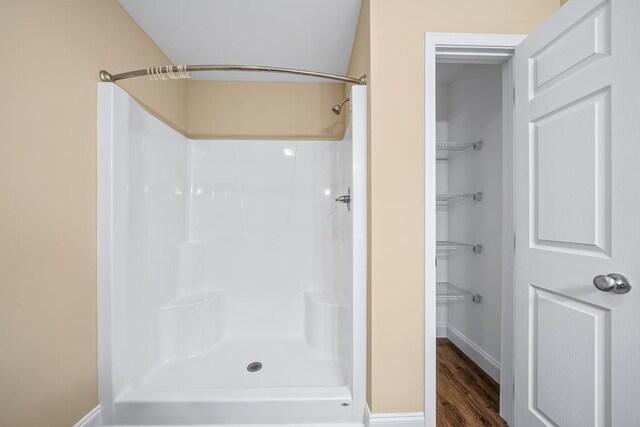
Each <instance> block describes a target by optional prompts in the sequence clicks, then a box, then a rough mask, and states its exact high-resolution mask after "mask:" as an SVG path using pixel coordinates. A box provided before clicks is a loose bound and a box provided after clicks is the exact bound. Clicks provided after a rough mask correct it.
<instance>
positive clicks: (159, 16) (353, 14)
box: [118, 0, 361, 82]
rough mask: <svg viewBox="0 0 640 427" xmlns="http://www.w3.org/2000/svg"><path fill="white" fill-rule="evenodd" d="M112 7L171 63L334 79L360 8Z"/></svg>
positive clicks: (218, 1) (188, 2) (244, 4)
mask: <svg viewBox="0 0 640 427" xmlns="http://www.w3.org/2000/svg"><path fill="white" fill-rule="evenodd" d="M118 1H119V2H120V4H121V5H122V6H123V7H124V8H125V9H126V10H127V12H128V13H129V15H131V17H132V18H133V19H134V20H135V21H136V22H137V23H138V25H140V26H141V27H142V29H143V30H144V31H145V32H146V33H147V34H148V35H149V36H150V37H151V38H152V39H153V41H155V43H156V44H157V45H158V46H159V47H160V49H162V51H163V52H164V53H165V54H166V55H167V56H168V57H169V58H170V59H171V61H172V62H173V63H174V64H233V65H268V66H274V67H288V68H301V69H306V70H313V71H322V72H327V73H334V74H346V73H347V68H348V67H349V59H350V57H351V49H352V47H353V40H354V37H355V32H356V26H357V23H358V15H359V13H360V2H361V0H118ZM152 65H161V64H149V66H152ZM193 78H195V79H203V80H252V81H307V82H308V81H313V79H309V78H308V77H304V76H291V75H285V74H268V73H244V72H218V73H194V75H193ZM318 81H326V80H318Z"/></svg>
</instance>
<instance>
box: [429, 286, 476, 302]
mask: <svg viewBox="0 0 640 427" xmlns="http://www.w3.org/2000/svg"><path fill="white" fill-rule="evenodd" d="M467 298H470V299H471V301H473V302H475V303H476V304H479V303H480V302H481V301H482V296H480V295H479V294H474V293H472V292H469V291H465V290H464V289H461V288H459V287H457V286H456V285H453V284H451V283H449V282H436V303H437V304H448V303H449V302H450V301H459V300H464V299H467Z"/></svg>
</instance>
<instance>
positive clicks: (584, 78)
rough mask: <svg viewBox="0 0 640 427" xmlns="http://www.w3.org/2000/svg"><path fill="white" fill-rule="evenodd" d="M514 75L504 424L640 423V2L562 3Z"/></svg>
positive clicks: (519, 52)
mask: <svg viewBox="0 0 640 427" xmlns="http://www.w3.org/2000/svg"><path fill="white" fill-rule="evenodd" d="M515 76H516V110H515V117H514V119H515V120H514V122H515V134H514V136H515V141H514V148H515V164H514V176H515V180H516V183H515V189H516V196H515V197H516V198H515V200H516V261H515V263H516V264H515V271H516V283H515V307H514V313H515V365H516V367H515V374H516V378H515V426H516V427H526V426H560V427H573V426H575V427H589V426H601V427H605V426H613V427H637V426H640V0H569V1H568V3H567V4H565V5H564V6H563V7H562V8H561V9H560V10H559V11H558V12H557V13H556V14H555V15H554V16H552V17H551V18H550V19H549V20H548V21H547V22H545V23H544V24H543V25H542V26H541V27H540V28H539V29H538V30H537V31H536V32H535V33H533V34H532V35H531V36H529V37H528V38H527V39H526V40H525V41H524V42H523V43H522V44H521V45H520V46H519V47H518V48H517V49H516V55H515ZM608 273H619V274H622V275H624V276H626V277H627V278H628V279H629V282H630V284H631V286H632V289H631V290H630V291H629V292H628V293H624V294H623V293H619V294H618V293H614V292H611V291H610V292H605V291H602V290H599V289H597V288H596V287H595V286H594V284H593V280H594V277H595V276H598V275H607V274H608ZM598 283H599V284H600V285H601V286H613V285H615V283H614V281H613V279H608V278H606V277H601V278H600V279H599V282H598Z"/></svg>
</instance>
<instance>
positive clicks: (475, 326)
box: [436, 64, 503, 381]
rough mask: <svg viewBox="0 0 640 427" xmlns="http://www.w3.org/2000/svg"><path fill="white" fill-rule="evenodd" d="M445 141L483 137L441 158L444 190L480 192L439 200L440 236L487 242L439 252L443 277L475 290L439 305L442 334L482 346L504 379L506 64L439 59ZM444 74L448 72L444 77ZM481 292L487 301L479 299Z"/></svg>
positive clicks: (480, 351)
mask: <svg viewBox="0 0 640 427" xmlns="http://www.w3.org/2000/svg"><path fill="white" fill-rule="evenodd" d="M437 73H439V76H438V77H439V80H440V81H439V83H438V86H437V94H436V96H437V111H436V112H437V114H436V116H437V117H436V120H437V125H436V126H437V127H436V137H437V141H438V142H445V141H448V142H460V143H471V142H477V141H482V143H481V149H480V150H474V149H473V148H472V149H469V150H467V151H465V152H464V153H462V154H459V155H457V156H455V157H454V158H453V159H451V160H449V161H438V162H437V165H436V168H437V170H436V180H437V182H436V192H437V193H438V194H439V195H441V194H477V193H482V195H481V197H479V199H480V200H474V199H473V198H472V197H466V198H462V199H457V200H453V201H451V202H449V203H448V204H447V205H446V206H445V208H444V209H443V208H442V205H441V203H438V206H439V207H438V210H437V229H436V230H437V236H436V238H437V240H438V241H455V242H461V243H468V244H472V245H477V244H480V245H482V249H481V251H480V253H475V252H473V251H464V252H457V253H451V254H449V255H448V256H447V257H446V258H444V259H438V267H437V280H438V282H449V283H451V284H453V285H455V286H457V287H459V288H461V289H462V290H466V291H469V294H468V295H467V297H465V298H462V299H460V300H455V301H448V303H443V302H442V300H441V299H439V304H438V308H437V313H436V323H437V335H438V336H439V337H449V339H451V340H452V342H454V344H456V343H459V342H461V341H462V342H464V343H466V344H471V347H475V350H474V353H475V354H472V353H470V352H469V351H468V350H467V349H465V347H461V346H460V345H458V346H459V347H461V349H462V350H463V351H465V352H467V353H469V354H468V356H469V357H471V358H472V359H474V360H477V359H478V357H480V358H483V359H485V360H483V361H482V362H483V363H478V362H477V363H478V364H479V365H480V366H481V367H482V366H492V367H493V368H494V369H489V370H488V372H487V373H488V374H489V375H491V376H492V377H494V379H495V380H496V381H499V366H500V345H501V343H500V331H501V324H500V316H501V290H502V155H503V154H502V152H503V151H502V126H503V124H502V68H501V65H486V64H438V66H437ZM441 76H443V77H444V78H441ZM473 295H480V296H481V300H480V302H474V301H473ZM476 350H477V351H476Z"/></svg>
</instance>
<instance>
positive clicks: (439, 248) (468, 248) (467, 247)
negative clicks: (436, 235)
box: [436, 240, 482, 259]
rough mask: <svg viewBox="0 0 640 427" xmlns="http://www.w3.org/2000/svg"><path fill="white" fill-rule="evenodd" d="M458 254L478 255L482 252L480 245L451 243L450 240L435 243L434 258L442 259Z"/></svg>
mask: <svg viewBox="0 0 640 427" xmlns="http://www.w3.org/2000/svg"><path fill="white" fill-rule="evenodd" d="M458 252H473V253H475V254H479V253H480V252H482V245H472V244H470V243H460V242H453V241H450V240H438V241H437V242H436V256H437V257H438V258H441V259H444V258H448V257H449V255H451V254H454V253H458Z"/></svg>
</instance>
